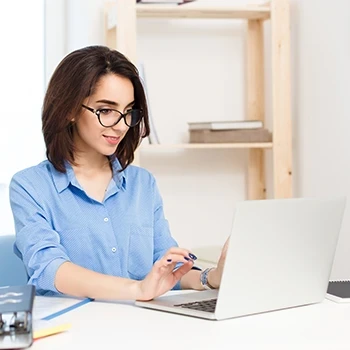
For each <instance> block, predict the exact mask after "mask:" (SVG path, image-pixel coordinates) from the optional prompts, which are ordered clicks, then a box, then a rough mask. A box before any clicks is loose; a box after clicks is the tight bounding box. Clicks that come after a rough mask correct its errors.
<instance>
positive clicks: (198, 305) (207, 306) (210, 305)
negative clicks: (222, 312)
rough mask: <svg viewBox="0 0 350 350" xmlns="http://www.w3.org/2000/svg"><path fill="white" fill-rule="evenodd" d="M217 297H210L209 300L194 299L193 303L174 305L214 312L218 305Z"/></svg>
mask: <svg viewBox="0 0 350 350" xmlns="http://www.w3.org/2000/svg"><path fill="white" fill-rule="evenodd" d="M216 301H217V299H216V298H215V299H208V300H201V301H194V302H191V303H185V304H177V305H174V306H177V307H182V308H185V309H192V310H199V311H205V312H214V311H215V306H216Z"/></svg>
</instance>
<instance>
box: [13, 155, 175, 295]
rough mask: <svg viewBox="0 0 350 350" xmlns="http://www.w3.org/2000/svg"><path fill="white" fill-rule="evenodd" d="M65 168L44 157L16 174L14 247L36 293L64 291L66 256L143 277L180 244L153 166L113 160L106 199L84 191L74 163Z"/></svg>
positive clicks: (101, 269)
mask: <svg viewBox="0 0 350 350" xmlns="http://www.w3.org/2000/svg"><path fill="white" fill-rule="evenodd" d="M66 168H67V172H66V173H65V174H63V173H60V172H58V171H57V170H56V169H55V168H54V167H53V165H52V164H51V163H50V162H49V161H44V162H42V163H40V164H38V165H37V166H34V167H31V168H28V169H25V170H22V171H20V172H18V173H17V174H15V175H14V176H13V178H12V181H11V184H10V202H11V207H12V211H13V215H14V220H15V228H16V246H15V249H17V250H18V252H19V255H20V256H21V258H22V260H23V262H24V264H25V266H26V269H27V273H28V276H29V281H28V283H31V284H34V285H35V287H36V290H37V294H41V295H55V294H57V293H59V292H58V291H57V289H56V288H55V285H54V280H55V275H56V272H57V269H58V268H59V266H60V265H61V264H62V263H64V262H66V261H71V262H72V263H75V264H77V265H80V266H83V267H85V268H87V269H90V270H93V271H96V272H100V273H103V274H108V275H113V276H120V277H126V278H131V279H135V280H141V279H143V278H144V277H145V276H146V275H147V273H148V272H149V271H150V270H151V268H152V266H153V264H154V262H155V261H157V260H158V259H160V258H161V257H162V256H163V255H164V254H165V253H166V251H167V250H168V249H169V248H171V247H174V246H177V243H176V242H175V240H174V239H173V238H172V237H171V235H170V231H169V226H168V222H167V220H166V219H165V218H164V213H163V204H162V199H161V196H160V194H159V191H158V188H157V185H156V182H155V179H154V177H153V176H152V175H151V174H150V173H149V172H148V171H147V170H145V169H142V168H139V167H136V166H131V165H130V166H128V167H127V168H126V169H125V170H124V171H122V172H118V169H120V164H119V162H118V161H117V160H116V161H114V163H113V169H114V175H113V178H112V180H111V183H110V185H109V187H108V189H107V192H106V195H105V199H104V200H103V202H102V203H101V202H98V201H96V200H94V199H93V198H91V197H89V196H88V195H87V194H86V193H85V191H84V190H83V188H82V187H81V186H80V185H79V183H78V181H77V179H76V177H75V174H74V171H73V169H72V167H71V166H70V165H69V164H67V167H66ZM175 288H179V283H178V284H177V285H176V286H175Z"/></svg>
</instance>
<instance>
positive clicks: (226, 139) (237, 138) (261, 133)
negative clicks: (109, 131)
mask: <svg viewBox="0 0 350 350" xmlns="http://www.w3.org/2000/svg"><path fill="white" fill-rule="evenodd" d="M189 134H190V139H189V142H190V143H234V142H271V141H272V133H271V132H270V131H269V130H267V129H265V128H260V129H240V130H190V131H189Z"/></svg>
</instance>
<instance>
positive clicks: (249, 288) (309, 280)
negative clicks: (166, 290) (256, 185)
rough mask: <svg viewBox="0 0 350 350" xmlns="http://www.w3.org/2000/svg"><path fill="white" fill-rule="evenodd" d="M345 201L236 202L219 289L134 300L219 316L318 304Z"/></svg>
mask: <svg viewBox="0 0 350 350" xmlns="http://www.w3.org/2000/svg"><path fill="white" fill-rule="evenodd" d="M345 202H346V200H345V198H332V199H330V198H329V199H312V198H310V199H309V198H293V199H271V200H251V201H244V202H241V203H238V205H237V206H236V212H235V217H234V220H233V225H232V231H231V235H230V242H229V246H228V250H227V256H226V261H225V266H224V270H223V275H222V279H221V286H220V289H218V290H205V291H199V292H193V291H192V292H188V293H180V294H173V295H170V296H161V297H158V298H155V299H153V300H151V301H136V302H135V304H136V305H137V306H141V307H145V308H150V309H156V310H162V311H167V312H173V313H177V314H183V315H188V316H194V317H200V318H205V319H212V320H223V319H228V318H233V317H239V316H246V315H252V314H257V313H262V312H268V311H273V310H280V309H285V308H291V307H295V306H301V305H309V304H314V303H318V302H321V301H323V300H324V298H325V295H326V292H327V287H328V282H329V277H330V274H331V269H332V265H333V260H334V256H335V251H336V247H337V242H338V237H339V232H340V228H341V224H342V218H343V213H344V209H345Z"/></svg>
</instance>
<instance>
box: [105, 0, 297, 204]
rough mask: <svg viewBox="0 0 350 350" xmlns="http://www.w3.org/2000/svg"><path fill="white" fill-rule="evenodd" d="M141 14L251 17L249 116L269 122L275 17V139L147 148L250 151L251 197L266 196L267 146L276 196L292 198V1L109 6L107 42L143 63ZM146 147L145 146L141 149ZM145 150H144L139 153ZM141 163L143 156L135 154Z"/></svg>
mask: <svg viewBox="0 0 350 350" xmlns="http://www.w3.org/2000/svg"><path fill="white" fill-rule="evenodd" d="M137 18H174V19H175V18H183V19H185V18H198V19H199V18H206V19H208V18H213V19H215V18H216V19H217V18H226V19H229V18H231V19H245V20H246V22H247V31H246V40H247V45H246V47H247V52H246V62H247V63H246V87H247V91H246V103H247V108H246V110H247V119H258V120H262V121H263V122H264V121H265V106H264V100H265V92H264V79H265V77H264V49H265V43H264V33H263V23H264V21H265V20H270V21H271V54H270V58H269V59H271V70H272V77H271V89H272V94H271V95H272V122H273V130H272V132H273V142H272V143H260V144H259V143H258V144H243V143H242V144H175V145H147V146H146V145H145V146H142V147H140V150H141V152H145V151H151V150H152V151H153V150H163V149H164V150H166V149H215V148H216V149H225V148H227V149H230V148H232V149H235V148H237V149H239V148H247V149H249V161H248V169H247V181H248V194H247V197H248V199H264V198H266V178H265V171H266V169H265V161H264V150H266V149H272V163H273V164H272V167H273V169H272V171H273V195H274V197H275V198H290V197H292V195H293V189H292V175H293V173H292V130H291V87H290V80H291V79H290V15H289V0H271V1H270V2H268V3H265V4H259V5H247V6H220V5H215V1H213V4H212V5H208V4H200V1H198V2H193V3H189V4H185V5H181V6H177V5H155V4H136V2H135V1H133V0H117V2H116V3H109V4H107V5H106V13H105V19H106V21H105V23H106V24H105V33H106V41H105V43H106V45H108V46H110V47H115V48H116V49H117V50H119V51H121V52H123V53H124V54H125V55H126V56H127V57H129V59H131V60H132V61H133V62H137V50H136V47H137V45H136V37H137V30H136V27H137ZM141 148H142V149H141ZM137 153H140V152H137ZM135 161H136V163H139V154H137V155H136V158H135Z"/></svg>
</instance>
